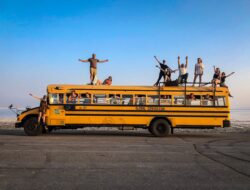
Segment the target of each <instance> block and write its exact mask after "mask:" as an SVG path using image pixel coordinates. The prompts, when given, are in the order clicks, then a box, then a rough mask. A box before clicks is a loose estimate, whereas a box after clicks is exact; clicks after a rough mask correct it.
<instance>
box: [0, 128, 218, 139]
mask: <svg viewBox="0 0 250 190" xmlns="http://www.w3.org/2000/svg"><path fill="white" fill-rule="evenodd" d="M0 136H27V135H26V134H25V133H24V131H23V129H0ZM49 136H53V137H55V136H89V137H91V136H100V137H101V136H104V137H108V136H114V137H115V136H116V137H152V138H155V136H153V135H152V134H151V133H149V132H148V131H147V130H140V131H119V130H75V129H74V130H70V129H62V130H56V131H52V132H50V133H46V134H42V135H40V136H39V137H49ZM214 136H215V134H211V133H210V134H208V133H204V132H200V133H197V132H196V133H190V132H188V133H186V132H177V133H174V134H170V135H169V136H167V137H163V138H211V137H214Z"/></svg>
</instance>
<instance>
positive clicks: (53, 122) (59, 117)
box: [47, 105, 65, 126]
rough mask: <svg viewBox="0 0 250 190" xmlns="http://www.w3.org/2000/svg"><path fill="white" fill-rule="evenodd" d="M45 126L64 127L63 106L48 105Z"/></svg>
mask: <svg viewBox="0 0 250 190" xmlns="http://www.w3.org/2000/svg"><path fill="white" fill-rule="evenodd" d="M47 122H48V123H47V124H48V125H49V126H64V125H65V110H64V107H63V106H57V105H50V106H49V110H48V113H47Z"/></svg>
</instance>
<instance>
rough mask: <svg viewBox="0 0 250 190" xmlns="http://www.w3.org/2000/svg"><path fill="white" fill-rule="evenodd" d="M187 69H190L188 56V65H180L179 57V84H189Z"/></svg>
mask: <svg viewBox="0 0 250 190" xmlns="http://www.w3.org/2000/svg"><path fill="white" fill-rule="evenodd" d="M187 67H188V56H186V64H184V63H182V64H181V63H180V56H178V68H179V78H178V83H179V84H182V83H187V78H188V73H187Z"/></svg>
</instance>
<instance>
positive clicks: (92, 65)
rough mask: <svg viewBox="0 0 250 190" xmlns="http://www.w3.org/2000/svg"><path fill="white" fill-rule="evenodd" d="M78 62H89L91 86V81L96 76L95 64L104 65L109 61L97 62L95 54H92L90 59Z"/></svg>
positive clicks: (91, 81)
mask: <svg viewBox="0 0 250 190" xmlns="http://www.w3.org/2000/svg"><path fill="white" fill-rule="evenodd" d="M79 61H80V62H89V63H90V83H91V84H93V81H94V79H95V76H96V75H97V63H104V62H108V61H109V60H108V59H106V60H99V59H96V54H94V53H93V54H92V58H89V59H86V60H82V59H79Z"/></svg>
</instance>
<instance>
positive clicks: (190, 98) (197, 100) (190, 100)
mask: <svg viewBox="0 0 250 190" xmlns="http://www.w3.org/2000/svg"><path fill="white" fill-rule="evenodd" d="M186 103H187V105H189V106H200V105H201V97H200V96H195V95H194V94H193V93H191V94H190V95H187V96H186Z"/></svg>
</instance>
